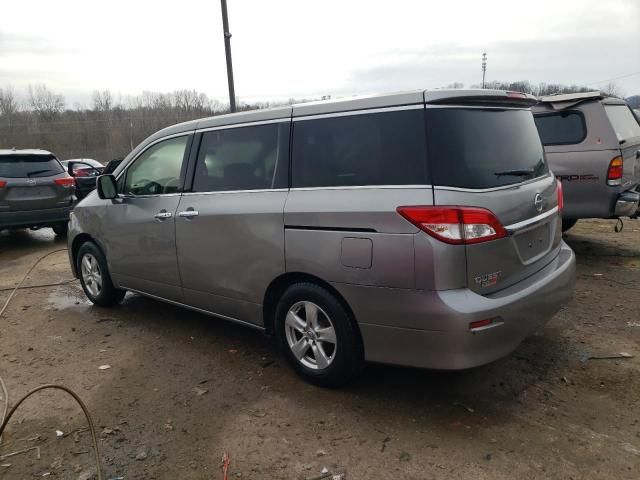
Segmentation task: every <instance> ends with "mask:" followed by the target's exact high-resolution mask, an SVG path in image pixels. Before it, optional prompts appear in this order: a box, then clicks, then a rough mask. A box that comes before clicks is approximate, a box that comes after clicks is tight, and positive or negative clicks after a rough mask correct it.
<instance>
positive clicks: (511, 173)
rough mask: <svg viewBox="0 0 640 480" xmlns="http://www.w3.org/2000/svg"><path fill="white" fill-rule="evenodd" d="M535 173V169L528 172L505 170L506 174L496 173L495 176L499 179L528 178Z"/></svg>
mask: <svg viewBox="0 0 640 480" xmlns="http://www.w3.org/2000/svg"><path fill="white" fill-rule="evenodd" d="M534 172H535V168H530V169H528V170H505V171H504V172H495V173H494V175H495V176H497V177H503V176H507V175H509V176H513V177H527V176H529V175H533V174H534Z"/></svg>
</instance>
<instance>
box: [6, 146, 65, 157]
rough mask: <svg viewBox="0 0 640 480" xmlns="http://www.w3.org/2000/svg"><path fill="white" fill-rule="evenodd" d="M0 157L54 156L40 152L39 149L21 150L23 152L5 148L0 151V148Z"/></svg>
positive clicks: (46, 152) (43, 151)
mask: <svg viewBox="0 0 640 480" xmlns="http://www.w3.org/2000/svg"><path fill="white" fill-rule="evenodd" d="M0 155H48V156H54V155H53V153H51V152H48V151H47V150H40V149H37V148H31V149H23V150H17V149H15V148H6V149H1V148H0Z"/></svg>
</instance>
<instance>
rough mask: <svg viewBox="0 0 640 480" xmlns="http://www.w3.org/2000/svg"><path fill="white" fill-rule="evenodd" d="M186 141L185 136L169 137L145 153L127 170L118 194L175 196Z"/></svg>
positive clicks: (187, 138) (186, 137)
mask: <svg viewBox="0 0 640 480" xmlns="http://www.w3.org/2000/svg"><path fill="white" fill-rule="evenodd" d="M188 140H189V136H188V135H184V136H180V137H175V138H170V139H168V140H164V141H162V142H158V143H156V144H155V145H152V146H151V147H149V148H148V149H147V150H145V151H144V153H142V155H140V156H139V157H138V158H137V159H136V160H135V161H134V162H133V164H132V165H131V166H130V167H129V168H128V169H127V172H126V178H125V180H124V184H123V185H122V190H121V193H124V194H125V195H162V194H167V193H177V192H178V185H179V181H180V171H181V169H182V163H183V161H184V156H185V151H186V148H187V141H188ZM121 178H122V177H121Z"/></svg>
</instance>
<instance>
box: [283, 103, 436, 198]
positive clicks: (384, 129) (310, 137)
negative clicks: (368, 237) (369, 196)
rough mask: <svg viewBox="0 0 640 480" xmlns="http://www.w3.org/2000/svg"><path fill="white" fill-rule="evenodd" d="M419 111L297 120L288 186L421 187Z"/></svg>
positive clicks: (422, 139) (422, 149) (421, 114)
mask: <svg viewBox="0 0 640 480" xmlns="http://www.w3.org/2000/svg"><path fill="white" fill-rule="evenodd" d="M425 161H426V139H425V129H424V110H423V109H416V110H402V111H392V112H383V113H366V114H358V115H348V116H336V117H330V118H319V119H309V120H299V121H297V122H295V123H294V127H293V165H292V185H291V186H292V187H341V186H367V185H424V184H428V183H429V180H428V178H427V174H426V165H425Z"/></svg>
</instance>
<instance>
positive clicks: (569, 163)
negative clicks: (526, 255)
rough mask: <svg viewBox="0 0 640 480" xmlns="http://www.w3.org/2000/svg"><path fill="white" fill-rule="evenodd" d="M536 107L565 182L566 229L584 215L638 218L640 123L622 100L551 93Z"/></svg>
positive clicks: (555, 165) (540, 126)
mask: <svg viewBox="0 0 640 480" xmlns="http://www.w3.org/2000/svg"><path fill="white" fill-rule="evenodd" d="M533 111H534V116H535V121H536V125H537V127H538V130H539V132H540V138H541V139H542V143H543V145H544V149H545V152H546V156H547V159H548V161H549V166H550V167H551V169H552V170H553V172H554V173H555V174H556V176H557V177H558V179H560V181H562V184H563V186H564V195H565V209H564V214H563V230H565V231H566V230H568V229H570V228H571V227H573V226H574V225H575V224H576V222H577V221H578V220H579V219H581V218H620V217H631V218H635V217H637V216H638V206H639V204H640V123H639V122H638V120H637V119H636V117H635V116H634V114H633V112H632V110H631V108H629V106H628V105H627V104H626V103H625V102H624V100H621V99H619V98H613V97H606V96H604V95H603V94H601V93H600V92H585V93H571V94H566V95H550V96H547V97H541V98H540V103H539V104H538V105H536V106H535V107H534V108H533Z"/></svg>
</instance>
